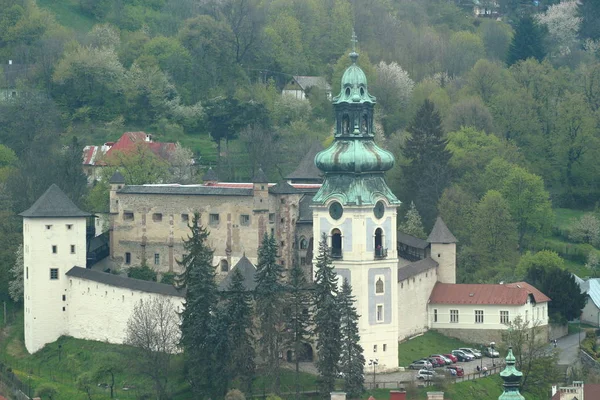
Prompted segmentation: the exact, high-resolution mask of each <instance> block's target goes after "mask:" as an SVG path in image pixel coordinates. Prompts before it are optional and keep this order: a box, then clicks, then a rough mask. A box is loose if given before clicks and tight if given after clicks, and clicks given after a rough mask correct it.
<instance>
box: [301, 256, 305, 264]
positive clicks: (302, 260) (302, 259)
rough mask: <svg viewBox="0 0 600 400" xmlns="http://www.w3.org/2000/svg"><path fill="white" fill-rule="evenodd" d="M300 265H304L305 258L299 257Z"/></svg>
mask: <svg viewBox="0 0 600 400" xmlns="http://www.w3.org/2000/svg"><path fill="white" fill-rule="evenodd" d="M300 265H306V257H300Z"/></svg>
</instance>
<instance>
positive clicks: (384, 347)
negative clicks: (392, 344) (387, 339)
mask: <svg viewBox="0 0 600 400" xmlns="http://www.w3.org/2000/svg"><path fill="white" fill-rule="evenodd" d="M386 350H387V344H385V343H384V344H383V351H386Z"/></svg>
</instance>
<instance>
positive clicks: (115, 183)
mask: <svg viewBox="0 0 600 400" xmlns="http://www.w3.org/2000/svg"><path fill="white" fill-rule="evenodd" d="M108 184H109V185H110V192H109V226H108V237H109V240H110V246H109V248H110V258H111V259H114V257H115V254H114V252H115V243H114V235H113V232H114V227H115V218H117V217H118V215H119V199H118V198H117V190H120V189H121V188H123V186H125V177H124V176H123V175H122V174H121V173H120V172H119V170H116V171H115V173H114V174H113V175H112V176H111V177H110V179H109V181H108Z"/></svg>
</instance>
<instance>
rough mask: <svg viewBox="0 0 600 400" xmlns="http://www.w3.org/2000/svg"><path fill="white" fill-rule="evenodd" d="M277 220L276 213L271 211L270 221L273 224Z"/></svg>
mask: <svg viewBox="0 0 600 400" xmlns="http://www.w3.org/2000/svg"><path fill="white" fill-rule="evenodd" d="M274 222H275V214H274V213H270V214H269V223H270V224H272V223H274Z"/></svg>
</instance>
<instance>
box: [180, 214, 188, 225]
mask: <svg viewBox="0 0 600 400" xmlns="http://www.w3.org/2000/svg"><path fill="white" fill-rule="evenodd" d="M189 220H190V216H189V215H187V214H181V222H185V223H187V222H188V221H189Z"/></svg>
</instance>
